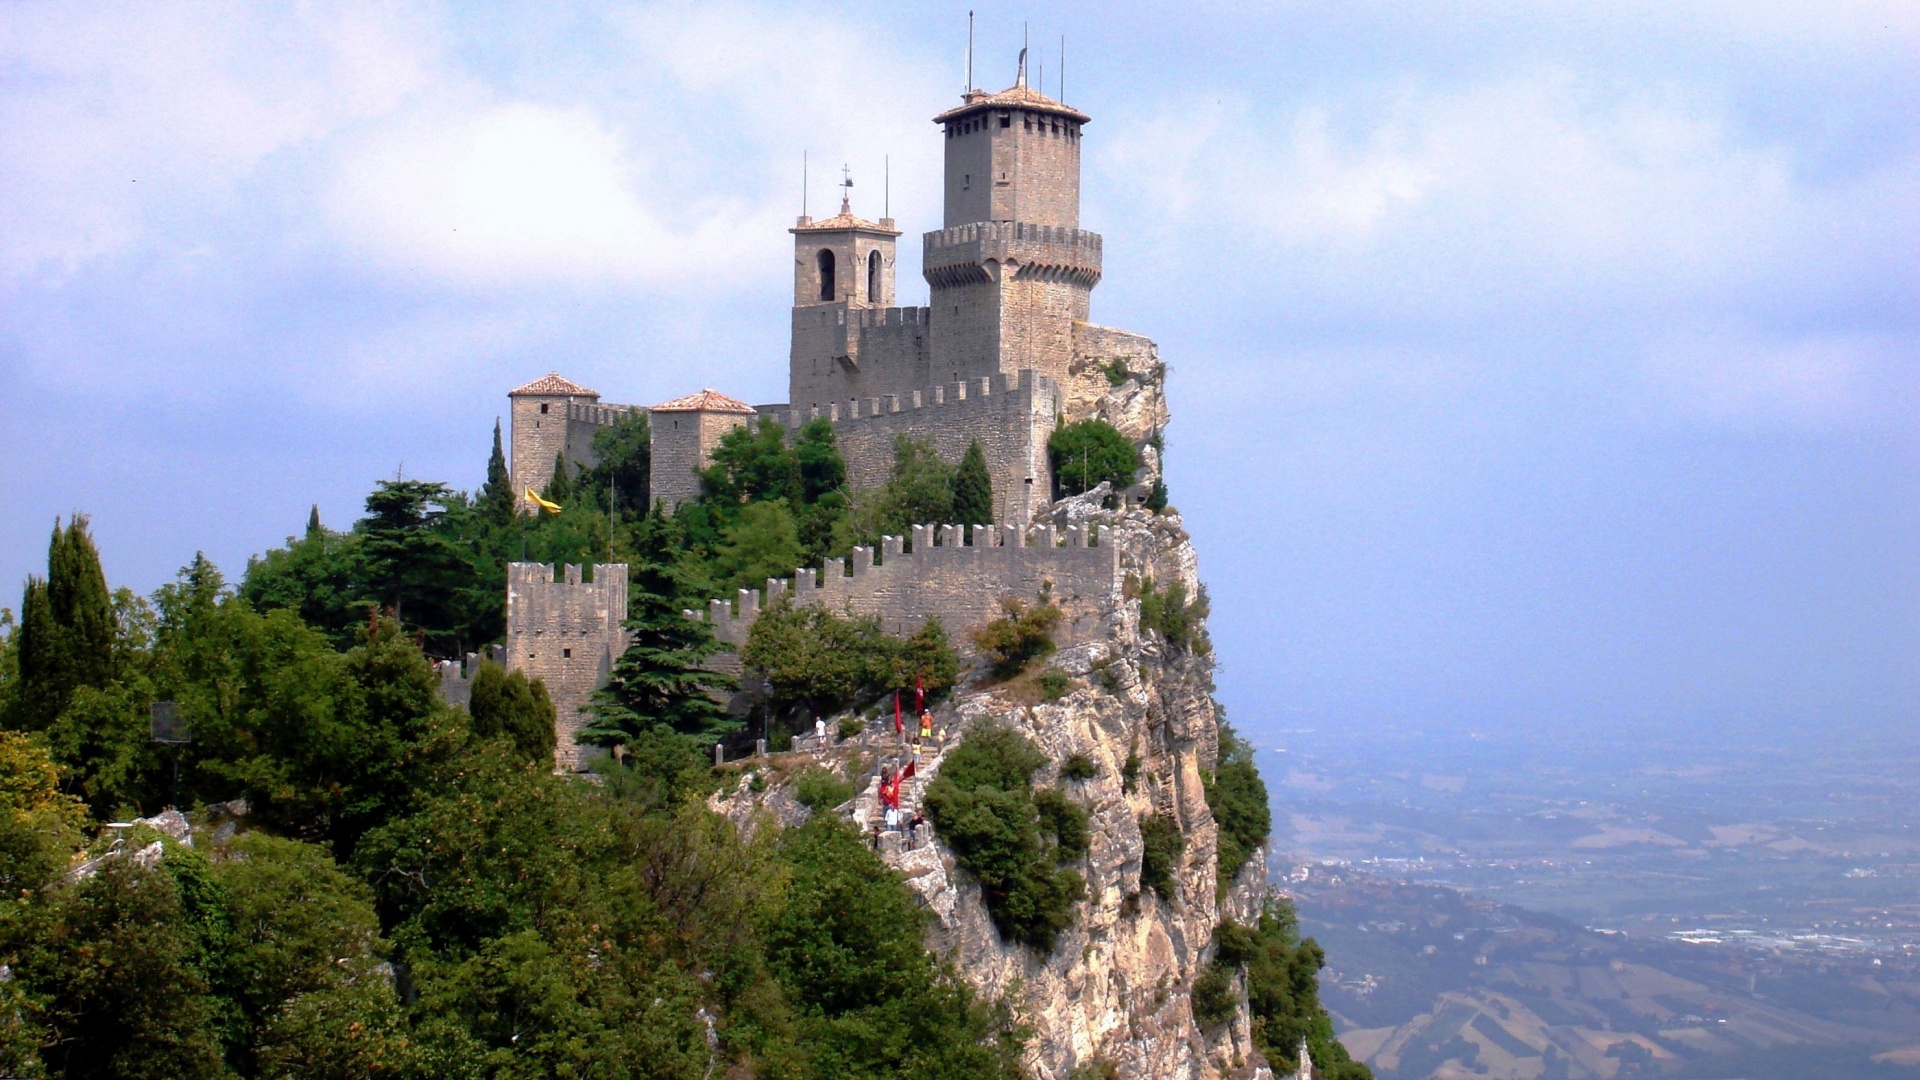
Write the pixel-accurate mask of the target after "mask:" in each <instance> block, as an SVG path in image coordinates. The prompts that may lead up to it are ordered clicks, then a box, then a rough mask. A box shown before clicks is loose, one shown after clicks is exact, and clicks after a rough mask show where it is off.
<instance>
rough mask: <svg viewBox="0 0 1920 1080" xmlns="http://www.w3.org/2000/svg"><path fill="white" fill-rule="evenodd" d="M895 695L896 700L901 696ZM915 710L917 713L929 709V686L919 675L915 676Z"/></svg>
mask: <svg viewBox="0 0 1920 1080" xmlns="http://www.w3.org/2000/svg"><path fill="white" fill-rule="evenodd" d="M893 696H894V700H896V701H898V700H899V698H900V695H899V694H895V695H893ZM913 711H914V712H916V713H923V712H926V711H927V688H926V685H925V684H924V683H922V682H921V681H920V676H918V675H915V676H914V677H913Z"/></svg>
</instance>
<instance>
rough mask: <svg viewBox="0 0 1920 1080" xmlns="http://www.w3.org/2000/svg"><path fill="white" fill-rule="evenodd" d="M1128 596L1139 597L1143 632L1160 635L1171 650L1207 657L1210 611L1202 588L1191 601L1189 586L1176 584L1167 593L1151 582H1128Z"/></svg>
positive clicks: (1146, 580) (1138, 580)
mask: <svg viewBox="0 0 1920 1080" xmlns="http://www.w3.org/2000/svg"><path fill="white" fill-rule="evenodd" d="M1127 592H1128V593H1130V594H1134V595H1137V596H1139V597H1140V629H1141V630H1152V631H1154V632H1155V633H1157V634H1159V635H1160V637H1161V639H1162V640H1164V641H1165V642H1166V643H1167V644H1168V645H1169V646H1171V647H1172V648H1175V649H1187V650H1192V651H1194V652H1198V653H1202V654H1204V653H1205V652H1206V651H1207V649H1208V641H1207V627H1206V618H1207V612H1208V610H1209V605H1208V603H1207V590H1206V588H1205V587H1204V586H1203V587H1201V589H1200V591H1199V592H1198V593H1197V594H1195V595H1194V597H1193V598H1192V599H1191V600H1189V599H1188V598H1187V586H1186V583H1184V582H1180V581H1175V582H1171V583H1170V584H1168V585H1167V587H1166V589H1165V590H1157V589H1155V588H1154V584H1153V579H1152V578H1150V577H1149V578H1143V579H1134V578H1129V579H1128V581H1127Z"/></svg>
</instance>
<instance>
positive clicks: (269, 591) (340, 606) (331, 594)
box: [239, 509, 377, 648]
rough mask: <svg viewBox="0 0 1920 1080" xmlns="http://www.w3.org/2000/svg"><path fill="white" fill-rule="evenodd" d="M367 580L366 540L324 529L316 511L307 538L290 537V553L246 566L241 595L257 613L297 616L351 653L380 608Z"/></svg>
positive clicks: (273, 552) (275, 552)
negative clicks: (282, 610) (278, 610)
mask: <svg viewBox="0 0 1920 1080" xmlns="http://www.w3.org/2000/svg"><path fill="white" fill-rule="evenodd" d="M367 579H368V568H367V565H366V558H365V553H364V551H363V549H362V547H361V537H360V536H359V535H358V534H355V533H338V532H334V531H332V530H331V529H328V528H326V527H325V526H323V525H321V524H320V521H319V514H318V511H317V509H316V511H315V513H314V514H313V515H312V516H311V517H310V518H309V519H308V521H307V530H306V533H305V535H303V536H301V537H299V538H298V539H296V538H294V537H291V536H289V537H287V544H286V546H285V547H279V548H273V549H270V550H268V551H267V552H265V553H264V554H261V555H256V556H254V557H252V558H250V559H248V560H247V572H246V576H245V577H244V578H243V579H242V581H241V584H240V590H239V591H240V596H241V597H242V598H244V599H245V600H246V601H247V602H248V603H250V604H252V605H253V606H254V607H255V608H256V609H258V610H260V611H271V610H274V609H276V608H285V609H287V610H289V611H292V612H293V613H295V614H296V615H298V616H300V619H301V621H302V622H305V623H306V624H307V625H308V626H311V627H313V628H314V629H316V630H320V631H323V632H325V633H326V634H327V636H328V637H329V638H331V639H332V640H333V642H334V644H335V645H337V646H339V647H340V648H347V647H349V646H351V645H352V644H353V638H354V635H355V634H356V633H357V632H358V630H359V628H360V627H361V626H364V625H365V624H366V621H367V609H368V608H369V607H373V606H376V604H377V601H375V600H373V599H372V598H371V597H370V595H369V589H368V580H367Z"/></svg>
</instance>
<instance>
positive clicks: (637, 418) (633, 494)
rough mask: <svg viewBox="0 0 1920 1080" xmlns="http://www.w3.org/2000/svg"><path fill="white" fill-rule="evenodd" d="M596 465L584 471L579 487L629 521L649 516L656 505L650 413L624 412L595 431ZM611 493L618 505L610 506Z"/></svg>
mask: <svg viewBox="0 0 1920 1080" xmlns="http://www.w3.org/2000/svg"><path fill="white" fill-rule="evenodd" d="M593 456H594V464H593V466H592V467H591V468H588V469H584V470H582V471H581V473H580V478H579V484H578V487H579V489H580V490H581V491H582V492H583V493H588V492H590V493H592V496H593V499H594V501H595V503H596V504H597V505H599V506H601V507H602V508H603V509H606V510H609V511H612V512H614V513H617V514H619V515H620V516H621V517H622V518H624V519H627V520H634V519H638V518H642V517H645V516H646V515H647V511H648V509H649V508H650V507H651V506H652V502H651V501H650V496H649V492H650V491H651V489H652V484H653V431H652V428H651V427H649V425H648V423H647V414H646V413H644V412H639V411H633V412H625V413H621V414H620V415H619V416H618V417H617V418H616V419H615V420H614V422H613V423H611V424H608V425H607V426H605V427H603V428H601V429H599V430H598V431H596V432H594V434H593ZM609 495H611V497H612V498H613V500H614V505H612V506H608V505H607V499H608V497H609Z"/></svg>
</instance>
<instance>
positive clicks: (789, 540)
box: [709, 499, 806, 595]
mask: <svg viewBox="0 0 1920 1080" xmlns="http://www.w3.org/2000/svg"><path fill="white" fill-rule="evenodd" d="M805 559H806V553H805V551H803V550H802V549H801V547H800V530H799V526H798V525H797V524H796V523H795V522H794V518H793V514H792V513H790V512H789V511H788V509H787V504H786V501H785V500H782V499H775V500H770V501H765V502H755V503H749V504H748V505H746V506H744V507H742V508H741V509H740V511H739V513H738V515H737V516H736V517H735V518H734V521H733V523H732V524H730V525H728V526H727V527H726V529H725V530H724V531H723V532H722V533H721V542H720V545H719V548H718V549H717V550H716V551H715V552H714V553H713V557H712V559H711V569H710V571H709V572H710V573H711V574H712V575H713V579H714V581H715V583H716V584H717V585H719V586H720V588H721V589H722V590H723V592H722V595H725V593H727V592H732V591H733V590H735V589H750V588H758V587H759V586H761V585H764V584H765V583H766V580H767V579H768V578H771V577H781V578H784V577H790V576H792V574H793V571H794V568H796V567H798V566H799V565H801V563H802V562H803V561H804V560H805Z"/></svg>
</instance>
